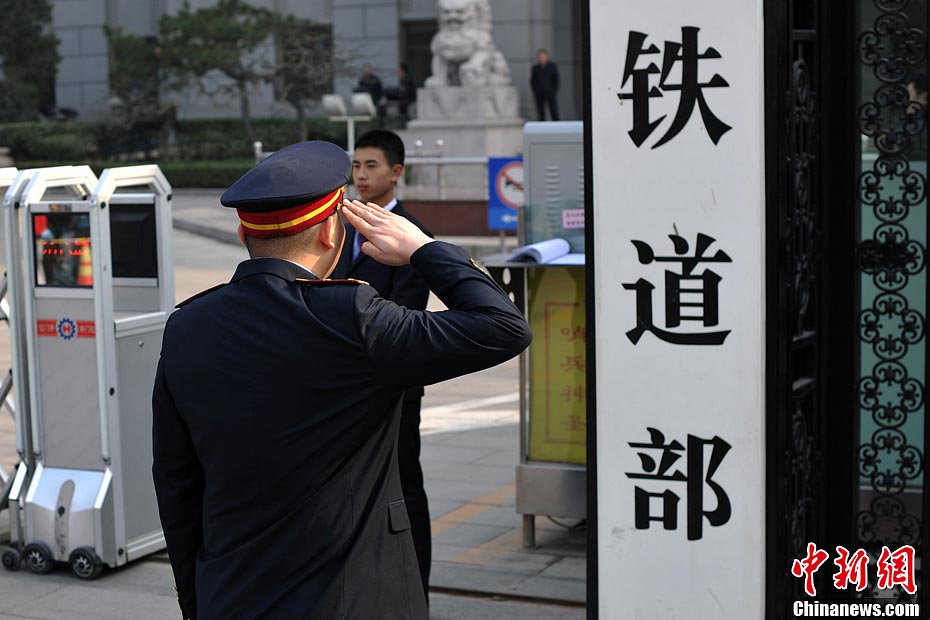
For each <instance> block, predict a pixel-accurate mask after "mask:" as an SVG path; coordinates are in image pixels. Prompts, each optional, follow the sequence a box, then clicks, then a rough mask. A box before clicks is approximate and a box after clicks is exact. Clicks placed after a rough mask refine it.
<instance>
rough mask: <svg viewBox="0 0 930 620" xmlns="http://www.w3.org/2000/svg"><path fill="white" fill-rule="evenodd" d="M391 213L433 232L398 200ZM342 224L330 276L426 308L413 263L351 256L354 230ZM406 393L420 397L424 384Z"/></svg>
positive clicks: (403, 303)
mask: <svg viewBox="0 0 930 620" xmlns="http://www.w3.org/2000/svg"><path fill="white" fill-rule="evenodd" d="M391 213H393V214H395V215H399V216H401V217H405V218H407V219H408V220H410V221H411V222H413V223H414V224H415V225H416V226H417V228H419V229H420V230H422V231H423V232H424V233H426V234H427V235H429V236H430V237H432V236H433V233H431V232H430V231H429V230H427V228H426V226H424V225H423V224H422V223H421V222H420V220H418V219H417V218H415V217H413V216H412V215H410V214H409V213H407V210H406V209H404V205H403V203H402V202H401V201H400V200H398V201H397V204H396V205H394V208H393V209H391ZM345 226H346V240H345V244H344V245H343V246H342V254H340V255H339V261H338V262H337V263H336V268H335V269H333V273H332V275H331V276H330V277H332V278H333V279H338V278H355V279H357V280H363V281H364V282H367V283H368V284H370V285H371V286H372V287H373V288H374V289H375V290H376V291H378V294H379V295H381V296H382V297H384V298H385V299H389V300H391V301H393V302H394V303H395V304H397V305H398V306H404V307H405V308H410V309H411V310H426V303H427V302H428V301H429V287H428V286H426V282H425V281H424V280H423V276H421V275H420V273H419V272H418V271H417V270H416V269H414V268H413V266H412V265H401V266H400V267H392V266H390V265H385V264H383V263H379V262H378V261H376V260H375V259H373V258H371V257H370V256H368V255H366V254H362V253H361V252H359V254H358V256H357V257H355V258H354V259H353V257H352V254H353V252H354V248H355V235H356V231H355V227H354V226H352V225H351V224H348V223H347V224H346V225H345ZM406 396H407V398H408V399H409V400H416V401H419V399H420V398H421V397H422V396H423V387H422V386H418V387H416V388H411V389H410V390H408V391H407V394H406ZM417 408H418V409H419V405H417Z"/></svg>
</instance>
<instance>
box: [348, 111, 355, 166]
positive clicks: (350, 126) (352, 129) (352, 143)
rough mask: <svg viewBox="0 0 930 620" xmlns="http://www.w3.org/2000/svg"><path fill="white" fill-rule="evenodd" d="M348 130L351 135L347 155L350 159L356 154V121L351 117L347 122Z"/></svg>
mask: <svg viewBox="0 0 930 620" xmlns="http://www.w3.org/2000/svg"><path fill="white" fill-rule="evenodd" d="M346 129H347V132H348V134H349V147H348V148H347V149H346V153H348V154H349V157H352V154H353V153H354V152H355V119H354V118H353V117H351V116H350V117H349V119H348V120H347V121H346Z"/></svg>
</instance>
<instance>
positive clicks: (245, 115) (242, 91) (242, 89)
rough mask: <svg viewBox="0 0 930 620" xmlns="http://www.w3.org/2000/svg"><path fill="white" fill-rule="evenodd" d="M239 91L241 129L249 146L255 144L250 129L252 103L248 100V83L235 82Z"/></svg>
mask: <svg viewBox="0 0 930 620" xmlns="http://www.w3.org/2000/svg"><path fill="white" fill-rule="evenodd" d="M236 87H237V88H238V89H239V113H240V114H241V115H242V127H243V128H244V129H245V135H246V137H247V138H248V139H249V146H251V145H252V144H253V143H254V142H255V129H254V128H253V127H252V102H251V101H250V100H249V83H248V82H247V81H245V80H236Z"/></svg>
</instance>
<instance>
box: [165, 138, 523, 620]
mask: <svg viewBox="0 0 930 620" xmlns="http://www.w3.org/2000/svg"><path fill="white" fill-rule="evenodd" d="M348 175H349V160H348V157H347V156H346V155H345V153H344V152H343V151H342V150H341V149H340V148H338V147H336V146H335V145H332V144H329V143H322V142H303V143H300V144H296V145H292V146H290V147H286V148H284V149H281V150H279V151H277V152H276V153H274V154H273V155H271V156H270V157H269V158H268V159H266V160H265V161H263V162H262V163H260V164H258V165H257V166H256V167H255V168H253V169H252V170H250V171H249V172H247V173H246V174H245V175H244V176H243V177H242V178H240V179H239V180H238V181H237V182H236V183H235V184H233V186H232V187H230V189H229V190H228V191H227V192H226V193H225V194H224V195H223V198H222V203H223V204H224V205H226V206H231V207H234V208H236V209H237V212H238V215H239V219H240V222H241V224H240V228H239V231H240V238H241V239H242V240H243V242H244V243H245V244H246V246H247V247H248V250H249V255H250V257H251V258H250V259H249V260H246V261H244V262H243V263H241V264H240V265H239V267H238V268H237V270H236V273H235V275H233V277H232V280H231V281H230V282H229V283H228V284H225V285H221V286H219V287H216V288H215V289H211V290H209V291H205V292H204V293H202V294H201V295H198V296H196V297H195V298H193V299H191V300H188V301H187V302H185V303H183V304H181V307H180V309H179V310H178V311H177V312H175V313H174V314H173V315H172V316H171V318H170V319H169V321H168V324H167V326H166V329H165V335H164V341H163V344H162V354H161V360H160V361H159V365H158V371H157V375H156V378H155V387H154V393H153V408H154V417H153V436H154V464H153V475H154V480H155V490H156V496H157V499H158V506H159V513H160V516H161V521H162V526H163V528H164V533H165V540H166V543H167V547H168V554H169V558H170V560H171V566H172V569H173V571H174V576H175V583H176V587H177V590H178V599H179V603H180V606H181V612H182V615H183V617H184V618H188V619H199V620H212V619H217V620H219V619H224V620H225V619H228V618H236V619H252V618H256V619H257V618H261V619H263V620H290V619H296V618H301V619H305V618H306V619H311V620H336V619H339V620H371V619H373V618H391V619H395V618H396V619H404V620H425V619H426V618H427V616H428V612H427V608H426V600H425V597H424V595H423V590H422V586H421V582H420V578H419V571H418V568H417V564H416V560H415V557H414V556H415V553H414V547H413V540H412V539H411V536H410V522H409V519H408V516H407V511H406V508H405V507H404V500H403V493H402V490H401V484H400V477H399V475H398V468H397V457H396V443H397V432H398V426H399V422H400V415H399V414H400V409H401V403H402V399H403V394H404V391H405V390H407V389H408V388H410V387H411V386H418V385H426V384H430V383H435V382H437V381H443V380H445V379H449V378H452V377H455V376H459V375H462V374H466V373H470V372H474V371H476V370H480V369H482V368H487V367H490V366H493V365H495V364H499V363H501V362H503V361H504V360H506V359H509V358H511V357H513V356H514V355H516V354H517V353H519V351H521V350H522V349H523V348H525V347H526V346H527V345H528V344H529V340H530V333H529V328H528V326H527V324H526V321H525V320H524V319H523V317H522V316H521V314H520V313H519V311H518V310H517V309H516V307H515V306H514V305H513V304H512V303H511V302H510V300H509V299H508V298H507V296H506V295H505V294H504V293H503V291H501V290H500V288H499V287H497V286H496V285H495V284H494V282H493V281H492V280H490V278H488V277H487V276H486V275H485V274H484V273H482V272H481V271H480V270H479V269H477V268H476V267H475V266H474V264H473V263H472V262H470V260H469V258H468V256H467V254H465V252H464V251H462V250H461V249H460V248H457V247H455V246H452V245H449V244H446V243H442V242H439V241H433V240H432V239H430V238H429V237H428V236H426V235H425V234H423V233H422V231H420V230H419V229H418V228H417V227H416V226H414V225H412V224H411V223H410V222H409V221H408V220H406V219H405V218H403V217H399V216H397V215H394V214H393V213H390V212H388V211H385V210H384V209H382V208H380V207H377V206H375V205H365V204H363V203H361V202H358V201H355V202H352V203H349V202H348V201H342V196H343V192H344V185H345V183H346V181H347V180H348ZM340 205H343V206H344V208H343V213H344V214H345V218H346V220H347V221H348V222H349V223H350V224H352V225H353V226H354V227H355V228H356V229H357V230H358V231H360V232H361V233H362V234H364V236H365V237H366V241H365V243H364V244H363V245H362V252H363V253H365V254H366V255H368V256H371V257H373V258H375V259H377V260H379V261H381V262H383V263H385V264H390V265H395V266H399V265H403V264H407V263H409V264H411V265H412V266H413V268H414V269H416V270H417V272H418V273H419V274H420V275H421V276H422V277H423V279H424V281H425V282H426V283H427V285H428V286H429V287H430V288H431V290H433V292H435V293H436V295H437V296H439V298H440V299H442V300H443V302H444V303H445V304H446V306H447V307H448V308H449V310H448V311H445V312H436V313H430V312H422V311H412V310H408V309H405V308H401V307H399V306H398V305H397V304H395V303H393V302H391V301H388V300H386V299H384V298H383V297H381V296H379V295H378V294H377V292H376V291H375V290H374V289H373V288H371V287H370V286H367V285H365V284H363V283H359V282H356V281H334V280H325V279H320V278H323V277H325V276H326V275H328V274H329V273H330V272H331V271H332V268H333V266H334V265H335V263H336V260H337V258H338V256H339V252H340V250H341V249H342V244H343V241H344V239H345V228H344V226H343V225H342V223H341V222H340V220H339V216H338V215H336V212H337V210H338V208H339V206H340Z"/></svg>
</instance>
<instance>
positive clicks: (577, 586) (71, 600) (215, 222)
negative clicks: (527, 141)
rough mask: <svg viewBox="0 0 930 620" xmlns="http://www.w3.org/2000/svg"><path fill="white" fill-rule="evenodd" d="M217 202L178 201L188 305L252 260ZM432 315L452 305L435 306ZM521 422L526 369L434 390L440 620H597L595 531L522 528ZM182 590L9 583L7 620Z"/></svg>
mask: <svg viewBox="0 0 930 620" xmlns="http://www.w3.org/2000/svg"><path fill="white" fill-rule="evenodd" d="M217 196H218V193H217V192H210V191H202V192H180V191H179V192H177V193H176V194H175V198H174V207H175V222H176V230H175V234H174V252H175V288H176V297H177V298H178V299H179V300H180V299H184V298H186V297H188V296H190V295H192V294H194V293H196V292H198V291H200V290H202V289H204V288H207V287H210V286H212V285H214V284H216V283H219V282H223V281H226V280H228V278H229V275H230V274H231V273H232V271H233V270H234V268H235V265H236V263H238V262H239V261H240V260H242V259H243V258H245V252H244V250H243V249H242V248H240V247H238V246H237V245H233V244H232V243H229V241H232V236H231V235H226V237H225V241H226V242H223V241H220V240H221V239H223V238H224V234H225V231H228V230H230V229H233V228H234V226H235V216H234V215H231V213H232V212H231V211H229V210H225V209H221V208H220V207H218V206H216V200H217ZM198 227H199V228H198ZM191 230H196V232H197V233H198V234H191V232H188V231H191ZM0 238H2V237H0ZM460 241H464V242H465V244H466V245H472V250H473V252H474V253H476V254H480V253H481V252H482V250H484V253H489V252H493V251H496V247H495V243H496V240H486V239H464V240H460ZM0 256H2V254H0ZM431 308H432V309H441V304H440V303H439V302H438V301H437V300H435V299H433V300H431ZM8 366H9V343H8V332H7V330H6V329H5V328H3V327H2V326H0V369H4V368H7V367H8ZM517 420H518V414H517V363H516V361H511V362H508V363H507V364H503V365H501V366H498V367H497V368H494V369H490V370H487V371H484V372H481V373H476V374H473V375H469V376H467V377H462V378H459V379H456V380H453V381H448V382H445V383H443V384H440V385H437V386H432V387H429V388H427V393H426V397H425V400H424V410H423V425H422V428H423V434H424V437H423V455H422V461H423V467H424V472H425V476H426V485H427V492H428V494H429V498H430V508H431V514H432V518H433V557H434V562H433V579H432V585H433V588H434V590H433V592H432V595H431V600H432V618H433V620H466V619H492V618H494V619H497V618H509V619H511V620H523V619H526V620H530V619H532V620H537V619H538V620H569V619H572V620H574V619H581V618H584V616H585V612H584V607H583V604H584V594H585V540H586V532H585V531H584V529H566V528H565V527H563V525H571V524H562V525H559V524H556V523H554V522H551V521H549V520H547V519H545V518H543V517H537V520H536V521H537V545H538V546H537V548H535V549H530V550H525V549H523V548H522V545H521V542H522V536H521V517H520V515H518V514H516V512H515V511H514V484H513V482H514V467H515V465H516V463H517V460H518V445H519V438H518V424H517ZM15 462H16V454H15V440H14V437H13V424H12V421H11V420H10V417H9V416H8V415H7V413H6V411H5V410H0V466H5V467H6V469H7V470H9V469H10V468H11V466H12V465H13V464H14V463H15ZM3 525H4V524H3V519H2V518H0V529H2V528H3ZM171 585H172V580H171V575H170V569H169V567H168V564H167V559H166V558H165V557H164V556H163V555H156V556H153V557H151V558H149V559H146V560H143V561H140V562H138V563H136V564H134V565H130V566H128V567H124V568H122V569H119V570H115V571H108V572H105V573H104V575H102V576H101V577H100V578H99V579H98V580H96V581H94V582H89V583H88V582H81V581H79V580H77V579H76V578H74V577H72V576H71V575H70V573H68V572H65V571H60V572H56V573H53V574H51V575H45V576H36V575H32V574H30V573H28V572H24V571H21V572H16V573H9V572H6V571H0V620H3V619H6V618H36V619H38V618H43V619H69V620H71V619H82V618H95V619H97V618H101V619H103V618H114V619H117V618H119V619H125V618H133V619H135V618H138V619H140V620H147V619H149V618H152V619H155V618H168V617H174V614H176V605H175V602H174V599H173V595H172V592H171V589H170V587H171ZM128 610H131V612H130V611H128Z"/></svg>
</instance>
